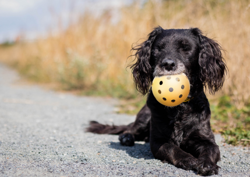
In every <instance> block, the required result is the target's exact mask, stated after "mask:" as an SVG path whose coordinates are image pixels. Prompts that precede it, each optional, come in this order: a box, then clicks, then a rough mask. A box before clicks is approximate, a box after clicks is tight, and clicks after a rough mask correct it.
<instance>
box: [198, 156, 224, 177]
mask: <svg viewBox="0 0 250 177" xmlns="http://www.w3.org/2000/svg"><path fill="white" fill-rule="evenodd" d="M219 168H220V167H219V166H218V165H216V164H215V163H213V162H211V160H210V159H198V165H197V173H198V174H200V175H203V176H209V175H215V174H218V170H219Z"/></svg>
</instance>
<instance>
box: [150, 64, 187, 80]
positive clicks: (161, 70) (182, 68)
mask: <svg viewBox="0 0 250 177" xmlns="http://www.w3.org/2000/svg"><path fill="white" fill-rule="evenodd" d="M185 71H186V70H185V66H184V64H183V63H178V65H177V67H176V69H175V70H170V71H168V70H166V69H164V68H161V67H159V66H156V67H155V70H154V73H153V76H154V77H156V76H158V77H160V76H168V75H178V74H181V73H184V74H185Z"/></svg>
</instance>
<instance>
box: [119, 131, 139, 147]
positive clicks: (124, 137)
mask: <svg viewBox="0 0 250 177" xmlns="http://www.w3.org/2000/svg"><path fill="white" fill-rule="evenodd" d="M119 140H120V143H121V145H123V146H134V144H135V139H134V136H133V135H132V134H130V133H124V134H121V135H119Z"/></svg>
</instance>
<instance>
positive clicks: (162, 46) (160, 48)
mask: <svg viewBox="0 0 250 177" xmlns="http://www.w3.org/2000/svg"><path fill="white" fill-rule="evenodd" d="M164 48H165V45H158V46H156V49H157V50H159V51H161V50H162V49H164Z"/></svg>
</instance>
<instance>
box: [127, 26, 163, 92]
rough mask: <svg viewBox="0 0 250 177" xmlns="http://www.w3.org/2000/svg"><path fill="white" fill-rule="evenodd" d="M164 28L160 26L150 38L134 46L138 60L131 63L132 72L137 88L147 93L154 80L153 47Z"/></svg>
mask: <svg viewBox="0 0 250 177" xmlns="http://www.w3.org/2000/svg"><path fill="white" fill-rule="evenodd" d="M162 31H163V29H162V28H161V27H160V26H159V27H157V28H155V29H154V30H153V31H152V32H151V33H150V34H149V35H148V39H147V40H146V41H145V42H143V43H142V44H140V45H138V46H136V47H134V48H132V50H135V51H136V53H135V57H136V59H137V60H136V62H135V63H134V64H133V65H131V67H130V68H131V69H132V74H133V77H134V81H135V85H136V89H137V90H138V91H139V92H141V93H142V94H143V95H145V94H146V93H147V92H148V90H149V87H150V84H151V81H152V79H153V78H152V67H151V65H150V56H151V47H152V44H153V42H154V40H155V38H156V36H157V35H158V34H160V33H161V32H162Z"/></svg>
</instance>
